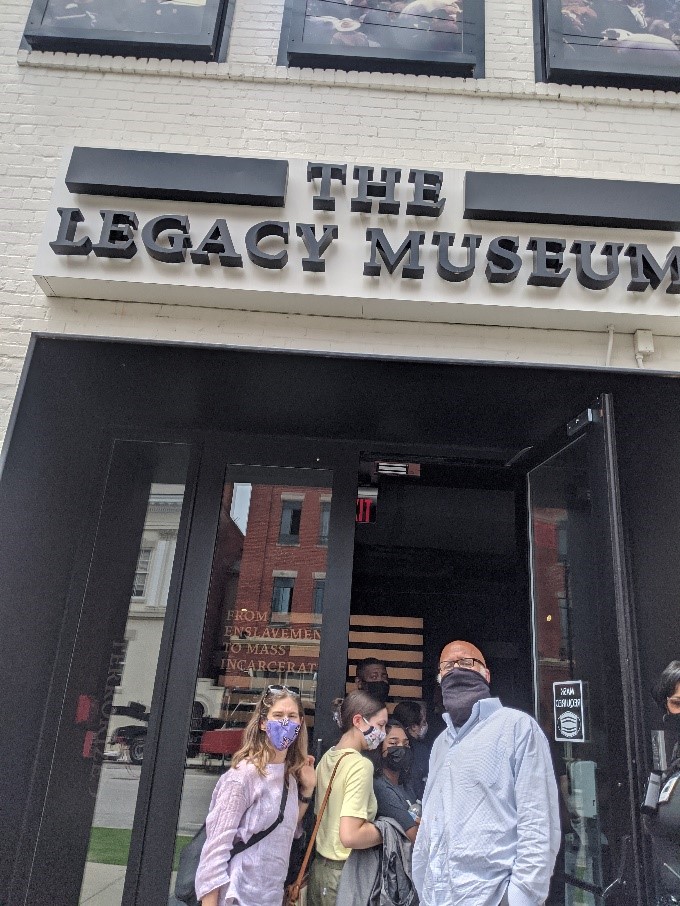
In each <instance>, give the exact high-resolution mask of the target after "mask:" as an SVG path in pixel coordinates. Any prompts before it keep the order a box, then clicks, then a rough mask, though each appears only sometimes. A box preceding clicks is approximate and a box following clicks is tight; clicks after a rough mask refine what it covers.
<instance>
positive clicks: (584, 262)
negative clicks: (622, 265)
mask: <svg viewBox="0 0 680 906" xmlns="http://www.w3.org/2000/svg"><path fill="white" fill-rule="evenodd" d="M594 248H595V243H594V242H591V241H590V240H588V239H576V240H575V241H574V242H572V244H571V248H570V249H569V251H570V252H571V253H572V255H576V279H577V280H578V282H579V283H580V284H581V286H585V287H586V289H607V287H608V286H611V285H612V283H613V282H614V281H615V280H616V278H617V277H618V276H619V255H620V254H621V249H622V248H623V243H622V242H605V244H604V245H603V246H602V250H601V252H600V254H601V255H606V257H607V273H606V274H598V273H597V271H594V270H593V249H594Z"/></svg>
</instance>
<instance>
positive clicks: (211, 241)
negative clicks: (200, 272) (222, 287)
mask: <svg viewBox="0 0 680 906" xmlns="http://www.w3.org/2000/svg"><path fill="white" fill-rule="evenodd" d="M211 255H217V256H218V257H219V259H220V264H221V265H222V267H243V258H242V257H241V256H240V255H239V254H238V252H237V251H236V249H235V248H234V243H233V242H232V241H231V233H230V232H229V227H228V226H227V221H226V220H222V218H220V219H219V220H216V221H215V223H213V225H212V226H211V227H210V229H209V230H208V232H207V233H206V236H205V239H204V240H203V241H202V242H201V244H200V245H199V246H197V247H196V248H195V249H194V250H193V252H189V257H190V258H191V260H192V261H193V262H194V264H210V256H211Z"/></svg>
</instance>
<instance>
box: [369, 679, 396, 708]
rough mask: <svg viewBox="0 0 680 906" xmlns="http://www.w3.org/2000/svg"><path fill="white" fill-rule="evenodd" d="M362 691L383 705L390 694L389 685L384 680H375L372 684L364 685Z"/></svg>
mask: <svg viewBox="0 0 680 906" xmlns="http://www.w3.org/2000/svg"><path fill="white" fill-rule="evenodd" d="M364 691H366V692H368V694H369V695H370V696H372V697H373V698H374V699H375V700H376V701H379V702H380V704H381V705H384V704H385V702H386V701H387V696H388V695H389V694H390V684H389V683H388V682H387V681H386V680H377V681H376V682H374V683H366V682H365V683H364Z"/></svg>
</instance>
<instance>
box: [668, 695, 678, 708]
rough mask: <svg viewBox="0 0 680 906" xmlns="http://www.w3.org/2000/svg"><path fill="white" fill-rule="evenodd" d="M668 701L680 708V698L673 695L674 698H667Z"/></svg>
mask: <svg viewBox="0 0 680 906" xmlns="http://www.w3.org/2000/svg"><path fill="white" fill-rule="evenodd" d="M666 701H667V702H668V704H669V705H672V706H673V707H674V708H680V698H676V697H675V696H673V698H667V699H666Z"/></svg>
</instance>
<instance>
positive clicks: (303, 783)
mask: <svg viewBox="0 0 680 906" xmlns="http://www.w3.org/2000/svg"><path fill="white" fill-rule="evenodd" d="M296 780H297V782H298V789H299V790H300V795H301V796H305V797H308V796H311V795H312V793H313V792H314V788H315V787H316V771H315V770H314V756H313V755H308V756H307V761H306V762H305V764H303V765H302V767H301V768H300V770H299V771H298V773H297V777H296Z"/></svg>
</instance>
